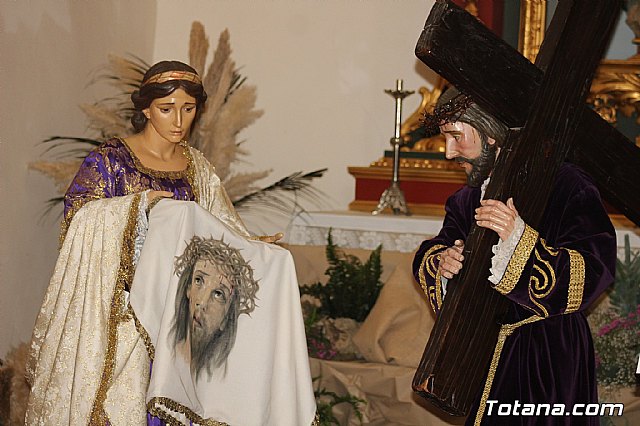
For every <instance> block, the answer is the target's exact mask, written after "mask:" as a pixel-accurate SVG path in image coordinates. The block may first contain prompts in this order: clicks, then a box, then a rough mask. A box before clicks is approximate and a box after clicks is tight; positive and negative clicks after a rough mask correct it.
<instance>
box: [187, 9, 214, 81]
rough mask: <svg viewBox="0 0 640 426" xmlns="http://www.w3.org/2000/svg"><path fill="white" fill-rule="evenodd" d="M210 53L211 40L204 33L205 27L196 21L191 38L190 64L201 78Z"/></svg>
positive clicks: (192, 27)
mask: <svg viewBox="0 0 640 426" xmlns="http://www.w3.org/2000/svg"><path fill="white" fill-rule="evenodd" d="M208 52H209V38H208V37H207V35H206V34H205V32H204V25H202V23H200V22H198V21H194V22H193V24H192V25H191V35H190V36H189V63H190V64H191V66H192V67H193V68H194V69H195V70H196V72H197V73H198V75H200V76H202V75H204V64H205V63H206V61H207V53H208Z"/></svg>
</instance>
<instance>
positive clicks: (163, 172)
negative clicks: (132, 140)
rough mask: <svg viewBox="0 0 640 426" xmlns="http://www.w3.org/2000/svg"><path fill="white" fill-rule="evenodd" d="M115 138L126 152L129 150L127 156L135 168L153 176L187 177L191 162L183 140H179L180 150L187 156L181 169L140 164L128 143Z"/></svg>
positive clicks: (187, 148)
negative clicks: (156, 167)
mask: <svg viewBox="0 0 640 426" xmlns="http://www.w3.org/2000/svg"><path fill="white" fill-rule="evenodd" d="M116 139H117V140H119V141H120V143H122V145H124V147H125V148H126V150H127V152H129V156H130V157H131V159H132V160H133V165H134V166H135V167H136V169H138V171H140V172H142V173H145V174H148V175H150V176H153V177H157V178H169V179H180V178H183V177H185V176H187V177H188V170H189V165H190V164H191V161H190V157H189V156H188V155H186V152H187V151H189V147H188V146H187V144H186V142H184V141H183V142H180V146H181V147H182V152H183V153H185V157H187V167H186V168H184V169H183V170H156V169H152V168H150V167H147V166H145V165H144V164H142V161H140V159H139V158H138V156H137V155H136V153H135V152H133V150H132V149H131V147H130V146H129V144H127V142H125V140H124V139H123V138H120V137H116Z"/></svg>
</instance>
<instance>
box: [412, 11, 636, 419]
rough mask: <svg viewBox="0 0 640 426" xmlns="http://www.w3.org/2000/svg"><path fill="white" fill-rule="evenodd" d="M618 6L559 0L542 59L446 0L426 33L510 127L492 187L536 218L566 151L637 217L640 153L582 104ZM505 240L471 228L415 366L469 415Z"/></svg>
mask: <svg viewBox="0 0 640 426" xmlns="http://www.w3.org/2000/svg"><path fill="white" fill-rule="evenodd" d="M619 11H620V2H619V1H618V0H614V1H600V0H564V1H561V2H559V5H558V8H557V10H556V14H555V15H554V19H553V20H552V22H551V26H550V30H549V32H548V33H547V37H546V39H545V43H544V44H543V46H542V48H541V50H540V53H539V56H538V57H539V58H540V59H539V61H537V65H538V66H537V67H536V66H535V65H533V64H531V63H530V62H529V61H528V60H527V59H525V58H524V57H522V56H521V55H520V54H519V53H518V52H517V51H515V49H513V48H511V47H510V46H508V45H507V44H506V43H505V42H504V41H502V40H500V39H499V38H497V37H496V36H495V35H493V33H491V32H490V31H489V30H487V29H486V28H485V27H484V26H483V25H482V24H480V23H479V22H477V20H476V19H475V18H474V17H472V16H471V15H469V14H468V13H466V12H464V11H463V10H461V9H460V8H458V7H457V6H455V5H454V4H453V3H451V2H450V1H446V0H437V2H436V4H435V5H434V7H433V9H432V11H431V14H430V16H429V18H428V19H427V22H426V24H425V29H424V31H423V33H422V35H421V36H420V39H419V41H418V45H417V47H416V54H417V56H418V57H419V58H420V59H421V60H422V61H423V62H424V63H426V64H427V65H428V66H429V67H431V68H432V69H434V70H435V71H436V72H438V73H439V74H440V75H442V76H443V77H444V78H445V79H447V80H448V81H449V82H451V83H452V84H454V85H455V86H457V87H458V88H459V89H460V90H462V91H463V92H464V93H466V94H468V95H470V96H471V97H472V99H473V100H474V101H475V102H477V103H478V104H479V105H480V106H481V107H483V108H484V109H485V110H486V111H488V112H490V113H491V114H493V115H494V116H495V117H496V118H498V119H499V120H501V121H503V122H504V123H505V124H506V125H507V126H508V127H510V128H511V129H512V130H511V131H510V135H509V137H508V139H507V141H506V143H505V146H504V147H503V149H502V151H501V154H500V156H499V157H498V162H497V164H496V168H495V170H494V173H493V176H492V179H491V182H490V184H489V187H488V188H487V193H486V197H487V198H495V199H500V200H503V201H504V200H506V199H507V198H508V197H510V196H512V197H513V198H514V201H515V205H516V206H517V208H518V210H519V212H520V214H521V216H522V217H523V219H524V220H525V222H527V223H528V224H529V225H531V226H532V227H534V228H536V226H537V225H538V224H539V221H540V219H541V216H542V213H543V211H544V208H545V205H546V202H547V199H548V197H549V194H550V191H551V189H552V186H553V183H554V177H555V174H556V172H557V170H558V168H559V166H560V164H561V163H562V162H563V161H564V159H565V158H567V156H568V155H569V157H570V158H571V159H572V160H574V161H575V162H576V163H578V164H579V165H580V166H582V167H583V168H585V169H586V170H587V172H589V173H590V174H591V175H592V176H594V178H595V179H596V181H597V182H598V184H599V186H600V188H601V190H602V192H603V194H604V195H605V196H608V198H609V200H610V202H612V204H614V205H615V206H616V207H618V208H619V209H620V210H621V211H623V212H624V213H625V214H627V216H628V217H630V218H631V219H632V220H634V221H636V222H640V198H638V197H639V194H640V190H638V191H635V192H633V190H632V189H631V190H630V189H629V188H638V186H639V185H640V179H639V178H638V176H639V173H638V170H640V152H639V150H638V149H637V148H636V147H635V146H634V145H633V144H632V143H631V142H629V141H628V140H626V138H624V137H623V136H622V135H620V134H619V133H618V132H616V131H615V129H613V128H612V127H611V126H610V125H608V124H607V123H606V122H604V120H602V119H600V118H599V116H597V114H596V113H594V112H592V111H590V110H588V108H587V107H586V105H585V99H586V96H587V94H588V90H589V87H590V85H591V79H592V77H593V74H594V72H595V69H596V67H597V65H598V63H599V61H600V58H601V57H602V54H603V53H604V50H605V48H606V45H607V42H608V39H609V35H610V34H611V32H612V30H613V27H614V24H615V22H616V19H617V17H618V15H619ZM541 69H542V70H544V72H543V71H542V70H541ZM634 178H635V182H634ZM618 185H620V186H621V187H616V186H618ZM625 186H626V187H625ZM626 197H631V198H634V199H631V200H630V199H628V198H626ZM496 240H497V236H496V235H495V233H493V232H491V231H488V230H486V229H484V228H479V227H475V226H474V227H473V228H472V230H471V233H470V234H469V237H468V239H467V242H466V245H465V259H466V261H465V267H464V268H463V270H462V271H461V274H460V276H459V277H457V278H456V279H454V281H456V282H454V283H452V285H451V286H449V289H450V290H449V292H448V293H447V299H446V302H445V303H444V306H443V309H442V312H441V314H440V316H439V318H438V320H437V321H436V325H435V327H434V330H433V332H432V334H431V337H430V339H429V342H428V344H427V347H426V349H425V353H424V355H423V358H422V361H421V363H420V366H419V368H418V371H417V372H416V376H415V377H414V383H413V387H414V390H416V392H418V393H419V394H421V395H422V396H425V397H427V398H428V399H430V400H432V401H433V402H435V403H436V404H437V405H438V406H440V407H441V408H443V409H444V410H445V411H447V412H449V413H451V414H456V415H465V414H466V413H468V411H469V408H470V406H471V404H472V403H473V401H474V399H475V398H476V397H477V396H478V394H479V392H480V390H481V386H482V384H483V380H484V377H485V375H486V372H487V369H488V365H489V361H490V359H491V356H492V355H493V350H494V347H495V343H496V341H497V335H498V331H499V329H500V325H499V322H500V320H501V318H502V317H503V315H504V313H505V312H506V309H507V307H508V303H509V302H508V301H507V299H506V298H504V297H503V296H502V295H500V294H498V293H497V292H496V291H494V290H492V289H491V288H490V287H489V285H488V282H487V277H488V275H489V273H488V271H489V267H490V258H491V246H492V245H493V244H495V242H496Z"/></svg>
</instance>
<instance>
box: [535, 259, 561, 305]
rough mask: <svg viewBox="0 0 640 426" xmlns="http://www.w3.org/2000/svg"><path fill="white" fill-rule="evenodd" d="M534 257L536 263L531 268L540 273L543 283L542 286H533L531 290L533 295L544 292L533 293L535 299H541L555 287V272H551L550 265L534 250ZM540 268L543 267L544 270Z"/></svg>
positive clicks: (538, 284)
mask: <svg viewBox="0 0 640 426" xmlns="http://www.w3.org/2000/svg"><path fill="white" fill-rule="evenodd" d="M535 255H536V263H534V264H533V268H534V269H535V270H537V271H538V272H540V275H542V277H543V278H544V281H543V283H542V285H540V283H537V284H536V285H535V286H534V288H533V290H534V293H535V292H536V291H544V293H542V294H538V293H535V296H536V298H538V299H541V298H543V297H547V296H548V295H549V293H551V291H552V290H553V289H554V287H555V286H556V272H555V271H554V270H553V267H552V266H551V263H549V262H548V261H546V260H544V259H543V258H542V257H540V253H538V250H537V249H536V250H535ZM542 266H544V267H545V268H542Z"/></svg>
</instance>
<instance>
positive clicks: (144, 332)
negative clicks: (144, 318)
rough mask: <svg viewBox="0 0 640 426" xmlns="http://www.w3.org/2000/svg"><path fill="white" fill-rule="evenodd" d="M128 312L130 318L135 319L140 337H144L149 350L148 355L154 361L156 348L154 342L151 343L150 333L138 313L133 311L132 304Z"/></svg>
mask: <svg viewBox="0 0 640 426" xmlns="http://www.w3.org/2000/svg"><path fill="white" fill-rule="evenodd" d="M128 311H129V316H130V317H131V318H133V323H134V324H135V325H136V330H138V334H140V337H142V341H143V342H144V345H145V346H146V348H147V354H148V355H149V359H150V360H151V361H153V359H154V358H155V356H156V348H155V347H154V346H153V342H151V337H149V333H147V330H146V329H145V328H144V326H143V325H142V324H141V323H140V321H139V320H138V317H137V316H136V313H135V312H134V311H133V308H132V307H131V304H129V309H128Z"/></svg>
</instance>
